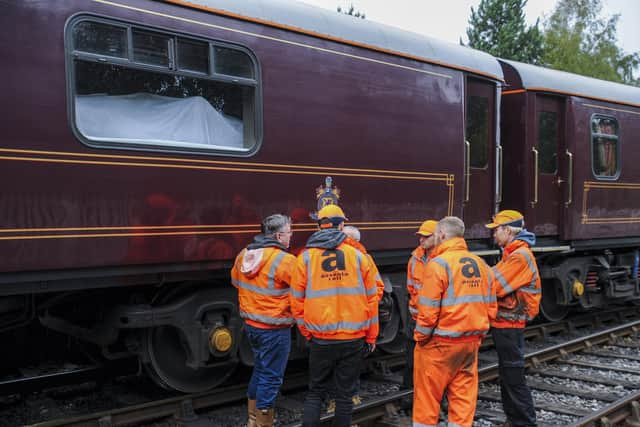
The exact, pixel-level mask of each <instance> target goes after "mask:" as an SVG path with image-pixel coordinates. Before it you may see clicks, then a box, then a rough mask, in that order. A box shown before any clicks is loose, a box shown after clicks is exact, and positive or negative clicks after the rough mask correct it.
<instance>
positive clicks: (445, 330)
mask: <svg viewBox="0 0 640 427" xmlns="http://www.w3.org/2000/svg"><path fill="white" fill-rule="evenodd" d="M435 235H436V244H437V245H436V247H435V248H433V250H432V251H431V254H430V256H429V262H428V264H427V266H426V267H425V269H424V275H423V280H422V282H421V283H423V284H424V286H422V288H421V289H420V291H419V293H418V318H417V320H416V329H415V333H414V338H415V341H416V349H415V353H414V358H415V365H414V376H413V381H414V400H413V425H414V426H436V425H437V424H438V417H439V415H440V402H441V400H442V396H443V394H444V393H445V392H446V393H447V397H448V399H449V410H448V422H449V425H450V426H451V425H455V426H461V427H466V426H471V425H472V423H473V416H474V414H475V409H476V399H477V396H478V349H479V347H480V341H481V339H482V337H484V336H485V335H486V333H487V332H488V331H489V324H490V320H491V319H493V318H495V315H496V311H497V303H496V294H495V286H493V277H492V276H493V275H492V273H491V269H490V268H489V267H488V266H487V265H486V264H485V262H484V261H483V260H482V259H481V258H479V257H478V256H476V255H473V254H472V253H471V252H469V251H468V249H467V244H466V242H465V240H464V239H463V237H462V236H463V235H464V223H463V222H462V220H461V219H460V218H457V217H452V216H449V217H445V218H443V219H441V220H440V222H438V226H437V227H436V232H435Z"/></svg>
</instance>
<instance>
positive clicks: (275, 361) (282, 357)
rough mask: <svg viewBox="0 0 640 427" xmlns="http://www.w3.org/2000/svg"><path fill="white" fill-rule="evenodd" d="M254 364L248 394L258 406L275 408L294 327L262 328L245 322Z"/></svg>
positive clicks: (259, 407)
mask: <svg viewBox="0 0 640 427" xmlns="http://www.w3.org/2000/svg"><path fill="white" fill-rule="evenodd" d="M244 330H245V332H246V333H247V337H248V338H249V343H250V344H251V349H252V350H253V358H254V361H255V364H254V366H253V373H252V374H251V381H249V387H248V388H247V397H248V398H249V399H255V400H256V408H258V409H269V408H273V406H274V403H275V401H276V397H278V392H279V391H280V386H281V385H282V379H283V377H284V370H285V369H286V367H287V360H288V359H289V350H291V328H281V329H261V328H255V327H253V326H249V325H245V326H244Z"/></svg>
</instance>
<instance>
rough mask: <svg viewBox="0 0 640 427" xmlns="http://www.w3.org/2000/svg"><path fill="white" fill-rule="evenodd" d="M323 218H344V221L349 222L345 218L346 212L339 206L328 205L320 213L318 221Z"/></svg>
mask: <svg viewBox="0 0 640 427" xmlns="http://www.w3.org/2000/svg"><path fill="white" fill-rule="evenodd" d="M323 218H342V219H343V220H345V221H346V220H347V219H348V218H347V217H346V216H345V214H344V211H343V210H342V209H341V208H340V206H338V205H326V206H325V207H323V208H322V209H320V210H319V211H318V219H319V220H320V219H323Z"/></svg>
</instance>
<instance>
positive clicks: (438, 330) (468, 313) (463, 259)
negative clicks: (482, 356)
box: [414, 237, 497, 342]
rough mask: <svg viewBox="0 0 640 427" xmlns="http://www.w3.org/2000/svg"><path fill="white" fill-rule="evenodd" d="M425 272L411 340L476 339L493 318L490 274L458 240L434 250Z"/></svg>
mask: <svg viewBox="0 0 640 427" xmlns="http://www.w3.org/2000/svg"><path fill="white" fill-rule="evenodd" d="M429 258H430V259H429V262H428V264H427V266H426V267H425V269H424V275H423V279H422V283H425V284H426V286H423V287H422V288H421V289H420V292H419V293H418V319H417V321H416V329H415V332H414V338H415V341H416V342H424V341H426V340H428V339H429V338H430V337H432V336H433V337H437V338H441V339H451V340H476V339H477V340H479V339H480V338H481V337H482V336H484V335H485V334H486V333H487V331H488V330H489V323H490V321H491V320H493V319H494V318H495V315H496V310H497V303H496V293H495V286H493V277H492V276H493V274H492V273H491V269H490V268H489V267H488V266H487V264H485V262H484V261H483V260H482V258H480V257H478V256H476V255H474V254H472V253H471V252H469V251H468V250H467V244H466V242H465V241H464V239H463V238H461V237H456V238H451V239H449V240H446V241H444V242H442V243H441V244H440V245H438V246H437V247H435V248H434V249H433V251H432V252H431V256H430V257H429Z"/></svg>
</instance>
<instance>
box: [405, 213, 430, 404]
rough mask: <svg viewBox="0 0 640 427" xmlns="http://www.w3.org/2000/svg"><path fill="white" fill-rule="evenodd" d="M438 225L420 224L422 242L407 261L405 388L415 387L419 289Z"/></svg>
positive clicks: (419, 230) (419, 232) (420, 240)
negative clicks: (407, 296)
mask: <svg viewBox="0 0 640 427" xmlns="http://www.w3.org/2000/svg"><path fill="white" fill-rule="evenodd" d="M437 225H438V221H434V220H432V219H428V220H426V221H424V222H423V223H422V224H421V225H420V228H419V229H418V231H416V235H417V236H418V238H419V242H420V243H419V245H418V247H417V248H415V249H414V250H413V252H412V253H411V258H409V262H408V263H407V292H408V294H409V314H410V317H409V319H408V321H407V326H406V331H405V334H406V336H407V341H406V350H405V352H406V355H407V363H406V364H405V367H404V373H403V376H402V388H405V389H412V388H413V351H414V349H415V347H416V342H415V341H414V340H413V331H414V329H415V328H416V317H417V316H418V308H417V305H418V291H419V290H420V288H421V287H422V283H421V281H422V274H423V270H424V268H425V267H426V265H427V261H428V260H429V253H430V252H431V249H433V247H434V246H435V241H436V238H435V236H434V234H433V233H435V231H436V226H437ZM409 405H411V402H407V404H405V405H403V406H409Z"/></svg>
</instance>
